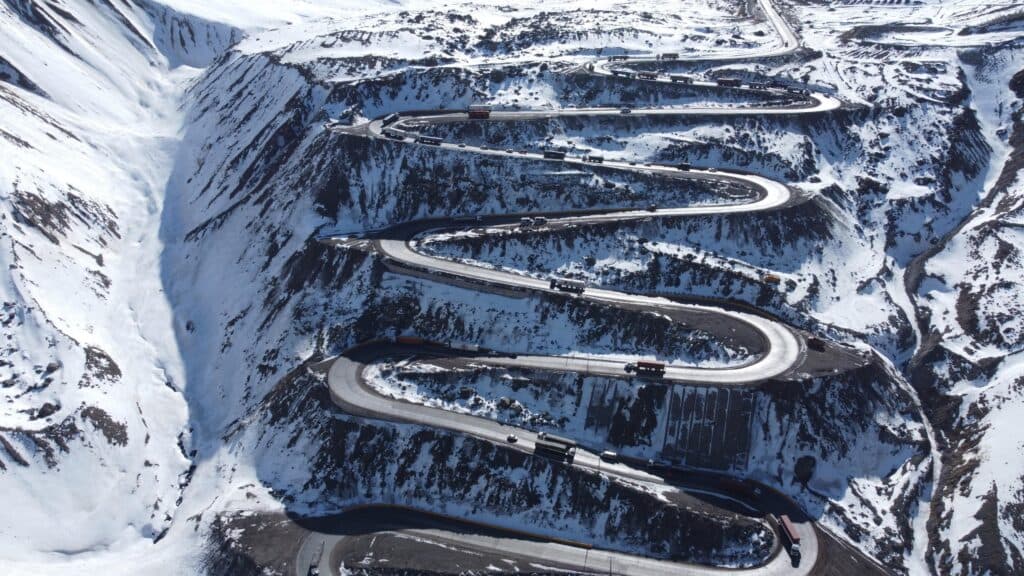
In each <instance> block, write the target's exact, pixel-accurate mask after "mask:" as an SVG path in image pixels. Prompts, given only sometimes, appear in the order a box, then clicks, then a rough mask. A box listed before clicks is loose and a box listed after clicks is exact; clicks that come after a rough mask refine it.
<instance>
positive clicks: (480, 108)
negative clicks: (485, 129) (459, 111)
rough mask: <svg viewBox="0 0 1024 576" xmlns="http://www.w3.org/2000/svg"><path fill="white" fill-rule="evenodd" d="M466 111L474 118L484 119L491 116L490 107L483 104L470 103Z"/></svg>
mask: <svg viewBox="0 0 1024 576" xmlns="http://www.w3.org/2000/svg"><path fill="white" fill-rule="evenodd" d="M468 112H469V117H470V118H473V119H475V120H485V119H487V118H490V117H491V107H490V106H486V105H484V104H471V105H470V107H469V110H468Z"/></svg>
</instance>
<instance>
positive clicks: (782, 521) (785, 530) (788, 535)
mask: <svg viewBox="0 0 1024 576" xmlns="http://www.w3.org/2000/svg"><path fill="white" fill-rule="evenodd" d="M778 519H779V528H780V529H781V530H782V539H783V541H784V543H785V545H786V548H788V549H789V557H790V558H792V559H793V565H794V566H798V565H799V564H800V535H799V534H797V531H796V526H793V522H792V520H790V519H789V516H787V515H786V514H782V515H781V516H779V518H778Z"/></svg>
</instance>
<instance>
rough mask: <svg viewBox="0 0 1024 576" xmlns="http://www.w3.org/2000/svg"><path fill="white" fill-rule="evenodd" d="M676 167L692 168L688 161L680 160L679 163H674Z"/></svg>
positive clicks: (682, 168) (679, 168)
mask: <svg viewBox="0 0 1024 576" xmlns="http://www.w3.org/2000/svg"><path fill="white" fill-rule="evenodd" d="M676 169H678V170H693V166H690V163H689V162H680V163H679V164H676Z"/></svg>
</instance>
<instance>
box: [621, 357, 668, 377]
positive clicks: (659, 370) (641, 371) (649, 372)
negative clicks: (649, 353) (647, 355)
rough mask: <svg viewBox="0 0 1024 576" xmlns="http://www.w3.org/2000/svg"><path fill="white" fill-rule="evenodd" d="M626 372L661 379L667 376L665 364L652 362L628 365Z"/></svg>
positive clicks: (640, 361) (646, 361)
mask: <svg viewBox="0 0 1024 576" xmlns="http://www.w3.org/2000/svg"><path fill="white" fill-rule="evenodd" d="M625 370H626V372H630V373H635V374H637V375H644V376H658V377H661V376H664V375H665V363H664V362H653V361H650V360H638V361H636V362H630V363H629V364H626V367H625Z"/></svg>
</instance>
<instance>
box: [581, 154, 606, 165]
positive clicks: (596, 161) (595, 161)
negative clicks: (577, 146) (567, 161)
mask: <svg viewBox="0 0 1024 576" xmlns="http://www.w3.org/2000/svg"><path fill="white" fill-rule="evenodd" d="M583 161H584V162H590V163H591V164H602V163H603V162H604V156H595V155H593V154H589V155H587V156H584V157H583Z"/></svg>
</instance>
